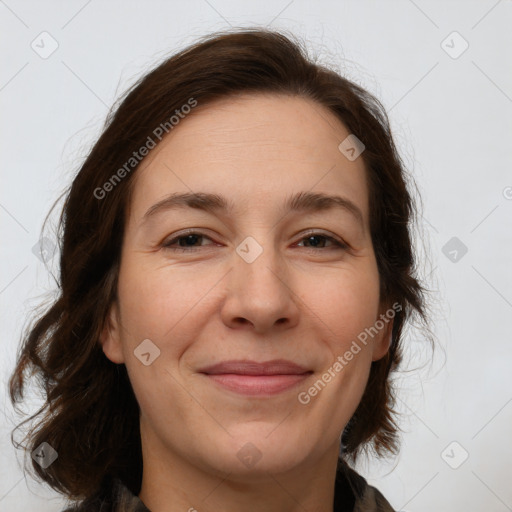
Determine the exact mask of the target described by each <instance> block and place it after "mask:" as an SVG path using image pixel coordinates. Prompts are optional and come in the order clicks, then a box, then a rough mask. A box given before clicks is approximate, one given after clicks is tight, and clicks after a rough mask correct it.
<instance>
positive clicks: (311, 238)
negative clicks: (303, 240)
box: [309, 236, 318, 247]
mask: <svg viewBox="0 0 512 512" xmlns="http://www.w3.org/2000/svg"><path fill="white" fill-rule="evenodd" d="M316 238H318V237H316V236H310V237H309V243H311V241H312V240H315V239H316ZM312 245H313V246H315V247H316V246H317V245H318V242H317V243H314V242H313V243H312Z"/></svg>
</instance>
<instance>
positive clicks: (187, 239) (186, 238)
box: [181, 235, 199, 247]
mask: <svg viewBox="0 0 512 512" xmlns="http://www.w3.org/2000/svg"><path fill="white" fill-rule="evenodd" d="M198 236H199V235H187V236H186V237H185V239H184V240H185V244H181V246H182V247H183V245H187V243H186V242H187V241H190V239H191V238H193V239H197V237H198ZM182 241H183V239H182ZM194 242H197V240H194V241H193V242H192V245H193V244H194Z"/></svg>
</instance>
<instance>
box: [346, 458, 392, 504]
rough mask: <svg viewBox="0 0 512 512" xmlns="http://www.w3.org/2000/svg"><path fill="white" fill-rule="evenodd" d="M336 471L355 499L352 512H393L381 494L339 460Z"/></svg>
mask: <svg viewBox="0 0 512 512" xmlns="http://www.w3.org/2000/svg"><path fill="white" fill-rule="evenodd" d="M338 471H339V472H340V473H341V474H342V475H343V476H344V477H345V478H346V481H347V482H348V485H349V486H350V488H351V490H352V493H353V495H354V497H355V501H354V505H353V509H352V510H353V512H395V509H394V508H393V507H392V506H391V504H390V503H389V502H388V501H387V500H386V498H385V497H384V496H383V495H382V493H381V492H380V491H379V490H378V489H376V488H375V487H373V486H371V485H369V484H368V482H367V481H366V479H365V478H364V477H363V476H361V475H360V474H359V473H357V472H356V471H355V470H353V469H352V468H351V467H349V466H348V464H347V463H346V462H344V461H342V460H341V459H340V461H339V464H338Z"/></svg>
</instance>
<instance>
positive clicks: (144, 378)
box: [101, 95, 392, 512]
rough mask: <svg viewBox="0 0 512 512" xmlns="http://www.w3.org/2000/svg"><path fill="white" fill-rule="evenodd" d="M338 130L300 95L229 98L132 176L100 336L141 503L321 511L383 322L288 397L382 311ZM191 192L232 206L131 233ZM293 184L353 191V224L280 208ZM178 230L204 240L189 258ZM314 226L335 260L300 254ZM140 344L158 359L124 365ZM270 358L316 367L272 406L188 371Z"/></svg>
mask: <svg viewBox="0 0 512 512" xmlns="http://www.w3.org/2000/svg"><path fill="white" fill-rule="evenodd" d="M348 135H349V132H348V131H347V129H346V128H345V127H344V126H343V125H342V124H341V123H340V121H339V120H338V119H337V118H336V117H335V116H334V115H333V114H331V113H330V111H328V110H327V109H325V108H324V107H323V106H321V105H318V104H317V103H314V102H312V101H311V100H308V99H304V98H299V97H289V96H276V95H240V96H238V97H236V98H229V99H223V100H218V101H216V102H214V103H212V104H209V105H206V106H201V105H199V106H198V107H197V108H196V109H194V110H193V112H192V113H191V114H189V115H188V116H187V117H186V118H185V119H184V120H182V121H181V122H180V124H179V125H177V126H176V127H175V128H174V129H173V131H171V132H170V133H169V135H167V137H166V138H164V140H163V141H162V142H161V143H160V144H159V145H158V146H157V147H156V148H155V149H154V150H152V151H151V152H150V154H149V155H148V157H146V159H145V160H144V162H143V165H141V166H140V168H139V169H138V170H137V174H136V176H134V178H135V180H136V181H135V188H134V194H133V197H132V202H131V204H130V208H129V214H128V216H127V219H126V227H125V237H124V241H123V248H122V257H121V268H120V275H119V287H118V300H117V302H116V303H115V304H113V306H112V308H111V311H110V315H109V322H108V324H107V325H106V327H105V329H104V332H103V334H102V338H101V342H102V346H103V351H104V353H105V355H106V356H107V357H108V358H109V359H110V360H111V361H113V362H115V363H118V364H121V363H124V364H125V365H126V367H127V370H128V374H129V377H130V381H131V384H132V386H133V389H134V392H135V395H136V398H137V400H138V403H139V405H140V409H141V416H140V428H141V440H142V450H143V459H144V470H143V479H142V488H141V491H140V494H139V497H140V498H141V500H142V501H143V502H144V503H145V504H146V506H147V507H148V508H150V510H151V511H152V512H164V511H165V512H174V511H186V510H191V509H192V510H193V509H194V508H195V509H196V510H198V511H200V512H202V511H212V512H213V511H217V512H218V511H225V512H231V511H239V510H251V511H253V512H256V511H261V512H263V511H265V512H274V511H275V512H277V511H279V512H283V511H285V512H295V511H299V510H300V511H303V510H308V511H316V512H328V511H329V512H330V511H332V505H333V497H334V479H335V471H336V461H337V457H338V450H339V442H340V436H341V433H342V431H343V429H344V427H345V426H346V424H347V423H348V421H349V419H350V418H351V416H352V415H353V413H354V411H355V410H356V408H357V405H358V404H359V402H360V400H361V397H362V394H363V391H364V388H365V386H366V383H367V379H368V375H369V370H370V365H371V362H372V361H375V360H378V359H380V358H382V357H383V356H384V355H385V354H386V352H387V350H388V349H389V342H390V334H391V327H392V321H390V322H388V323H387V326H386V327H385V328H384V329H382V330H381V331H379V333H378V335H376V336H374V337H373V338H369V341H368V344H367V345H366V346H364V345H361V348H362V350H361V351H360V352H359V353H358V354H357V355H355V356H354V358H353V359H352V360H351V361H350V362H349V363H348V364H347V365H346V366H345V367H344V368H343V370H342V371H341V372H339V373H338V374H337V375H336V377H335V378H333V379H332V380H331V382H329V383H328V384H327V385H326V386H325V388H324V389H322V390H321V391H320V392H319V393H318V394H317V395H316V396H315V397H313V398H312V399H311V401H310V402H309V403H308V404H302V403H300V402H299V401H298V399H297V396H298V394H299V392H301V391H305V390H306V391H307V389H308V388H310V387H311V386H312V384H313V383H314V382H316V381H317V380H318V379H319V378H320V376H321V375H322V374H323V373H324V372H326V371H327V369H328V368H330V367H332V365H333V364H334V362H335V361H336V358H337V357H338V356H340V355H343V354H344V353H345V352H346V351H347V350H348V349H349V347H350V345H351V343H352V342H353V341H354V340H356V338H357V336H358V334H359V333H361V332H362V331H363V330H364V329H365V328H366V327H370V326H372V325H373V324H374V323H375V321H376V320H377V319H378V318H379V315H380V314H381V313H384V312H385V311H386V309H388V305H386V306H385V305H383V304H380V302H379V276H378V270H377V263H376V259H375V254H374V251H373V246H372V241H371V237H370V229H369V205H368V190H367V182H366V170H365V166H364V163H363V160H362V158H357V159H356V160H355V161H349V160H348V159H347V158H346V157H345V156H344V155H343V154H342V153H341V152H340V150H339V149H338V145H339V144H340V142H341V141H342V140H344V139H345V138H346V137H347V136H348ZM192 191H193V192H199V191H201V192H211V193H216V194H220V195H223V196H225V197H226V198H228V199H229V200H230V201H232V202H233V204H234V205H235V211H234V212H233V213H232V214H231V215H229V216H228V215H225V214H223V213H221V212H217V213H208V212H205V211H201V210H198V209H194V208H189V207H185V208H182V209H175V210H168V211H164V212H161V213H159V214H157V215H155V216H154V217H153V218H152V220H150V221H149V222H148V223H145V224H144V223H143V224H141V220H142V217H143V215H144V213H145V212H146V211H147V210H148V208H150V207H151V206H152V205H154V204H155V203H157V202H158V201H159V200H161V199H163V198H164V197H165V196H167V195H168V194H169V193H172V192H192ZM301 191H312V192H324V193H328V194H334V193H335V194H338V195H341V196H344V197H347V198H349V199H350V200H351V201H352V202H354V203H355V204H356V205H357V206H358V207H359V209H360V210H361V212H362V214H363V224H359V223H358V221H357V220H356V217H354V216H352V215H351V214H350V213H349V212H347V211H345V210H342V209H333V210H328V211H322V212H316V213H304V212H301V213H292V212H290V213H288V214H286V213H285V212H283V211H282V210H281V208H282V206H283V204H284V202H285V201H286V199H287V198H288V197H289V196H290V195H292V194H294V193H296V192H301ZM186 228H194V229H195V230H197V231H199V232H200V233H201V234H204V235H205V236H204V237H203V238H201V237H199V238H198V239H197V241H196V242H189V244H191V245H189V246H188V247H187V246H185V249H184V250H185V251H190V252H176V251H172V249H169V248H164V247H163V244H164V243H165V242H168V241H170V240H172V239H173V238H174V237H175V236H177V235H181V236H185V235H186V234H185V235H183V234H181V231H182V230H184V229H186ZM312 228H314V230H315V233H317V232H320V233H319V234H318V235H317V236H320V237H321V236H322V235H323V236H332V237H334V238H339V239H341V240H342V241H343V242H345V243H346V244H348V246H349V247H348V249H341V248H337V247H336V245H335V244H334V243H333V242H330V241H328V240H326V239H323V238H320V239H318V242H319V243H318V245H316V246H314V245H313V244H310V243H308V240H309V236H311V235H310V234H309V233H307V230H308V229H312ZM247 236H252V237H253V238H254V239H255V240H257V242H258V243H259V245H260V246H261V247H262V248H263V252H262V253H261V255H260V256H259V257H258V258H256V260H255V261H254V262H252V263H247V261H245V260H244V259H243V258H241V257H240V256H239V254H238V253H237V252H236V248H237V246H238V245H239V244H240V243H241V242H242V241H243V240H244V239H245V238H246V237H247ZM315 240H316V239H315ZM182 244H183V242H182ZM173 247H180V245H179V243H178V242H175V243H174V246H173ZM145 339H150V340H151V341H152V343H154V344H155V345H156V346H157V347H158V348H159V350H160V355H159V357H157V358H156V359H155V360H154V362H152V363H151V364H149V365H147V366H146V365H144V364H142V363H141V361H140V360H139V359H138V358H137V357H136V356H135V355H134V350H135V349H136V348H137V346H138V345H139V344H140V343H141V341H142V340H145ZM279 358H283V359H289V360H292V361H294V362H296V363H298V364H301V365H302V366H305V367H307V368H308V369H311V370H312V371H313V372H314V373H313V374H312V375H311V376H310V377H308V379H307V380H306V381H305V382H304V383H301V384H300V385H299V386H298V387H296V388H294V389H291V390H287V391H285V392H282V393H280V394H278V395H275V396H272V397H247V396H243V395H238V394H236V393H233V392H229V391H227V390H225V389H223V388H220V387H219V386H217V385H216V384H214V383H212V382H211V380H210V379H209V378H208V377H206V376H204V375H202V374H200V373H198V370H199V369H200V368H202V367H204V366H205V365H209V364H213V363H217V362H221V361H224V360H228V359H253V360H256V361H259V362H261V361H268V360H271V359H279ZM246 443H252V445H254V447H256V449H257V450H258V452H259V453H260V454H261V458H260V459H259V461H257V463H256V464H254V466H252V467H247V466H246V465H244V464H242V462H241V461H240V460H239V458H238V457H237V453H238V452H239V450H240V449H241V448H242V447H243V446H244V445H246ZM251 450H253V451H254V449H253V448H251ZM254 453H257V452H255V451H254Z"/></svg>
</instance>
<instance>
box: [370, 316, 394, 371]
mask: <svg viewBox="0 0 512 512" xmlns="http://www.w3.org/2000/svg"><path fill="white" fill-rule="evenodd" d="M386 311H389V308H388V309H384V310H383V311H381V312H380V313H379V318H378V319H377V320H376V323H377V322H379V324H378V325H381V324H380V322H382V323H383V324H384V326H383V327H382V329H379V333H378V334H377V336H375V338H374V340H373V352H372V361H378V360H379V359H382V358H383V357H384V356H385V355H386V353H387V352H388V350H389V347H390V346H391V337H392V333H393V322H394V317H393V318H388V317H387V316H386V315H385V314H384V313H385V312H386Z"/></svg>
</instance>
